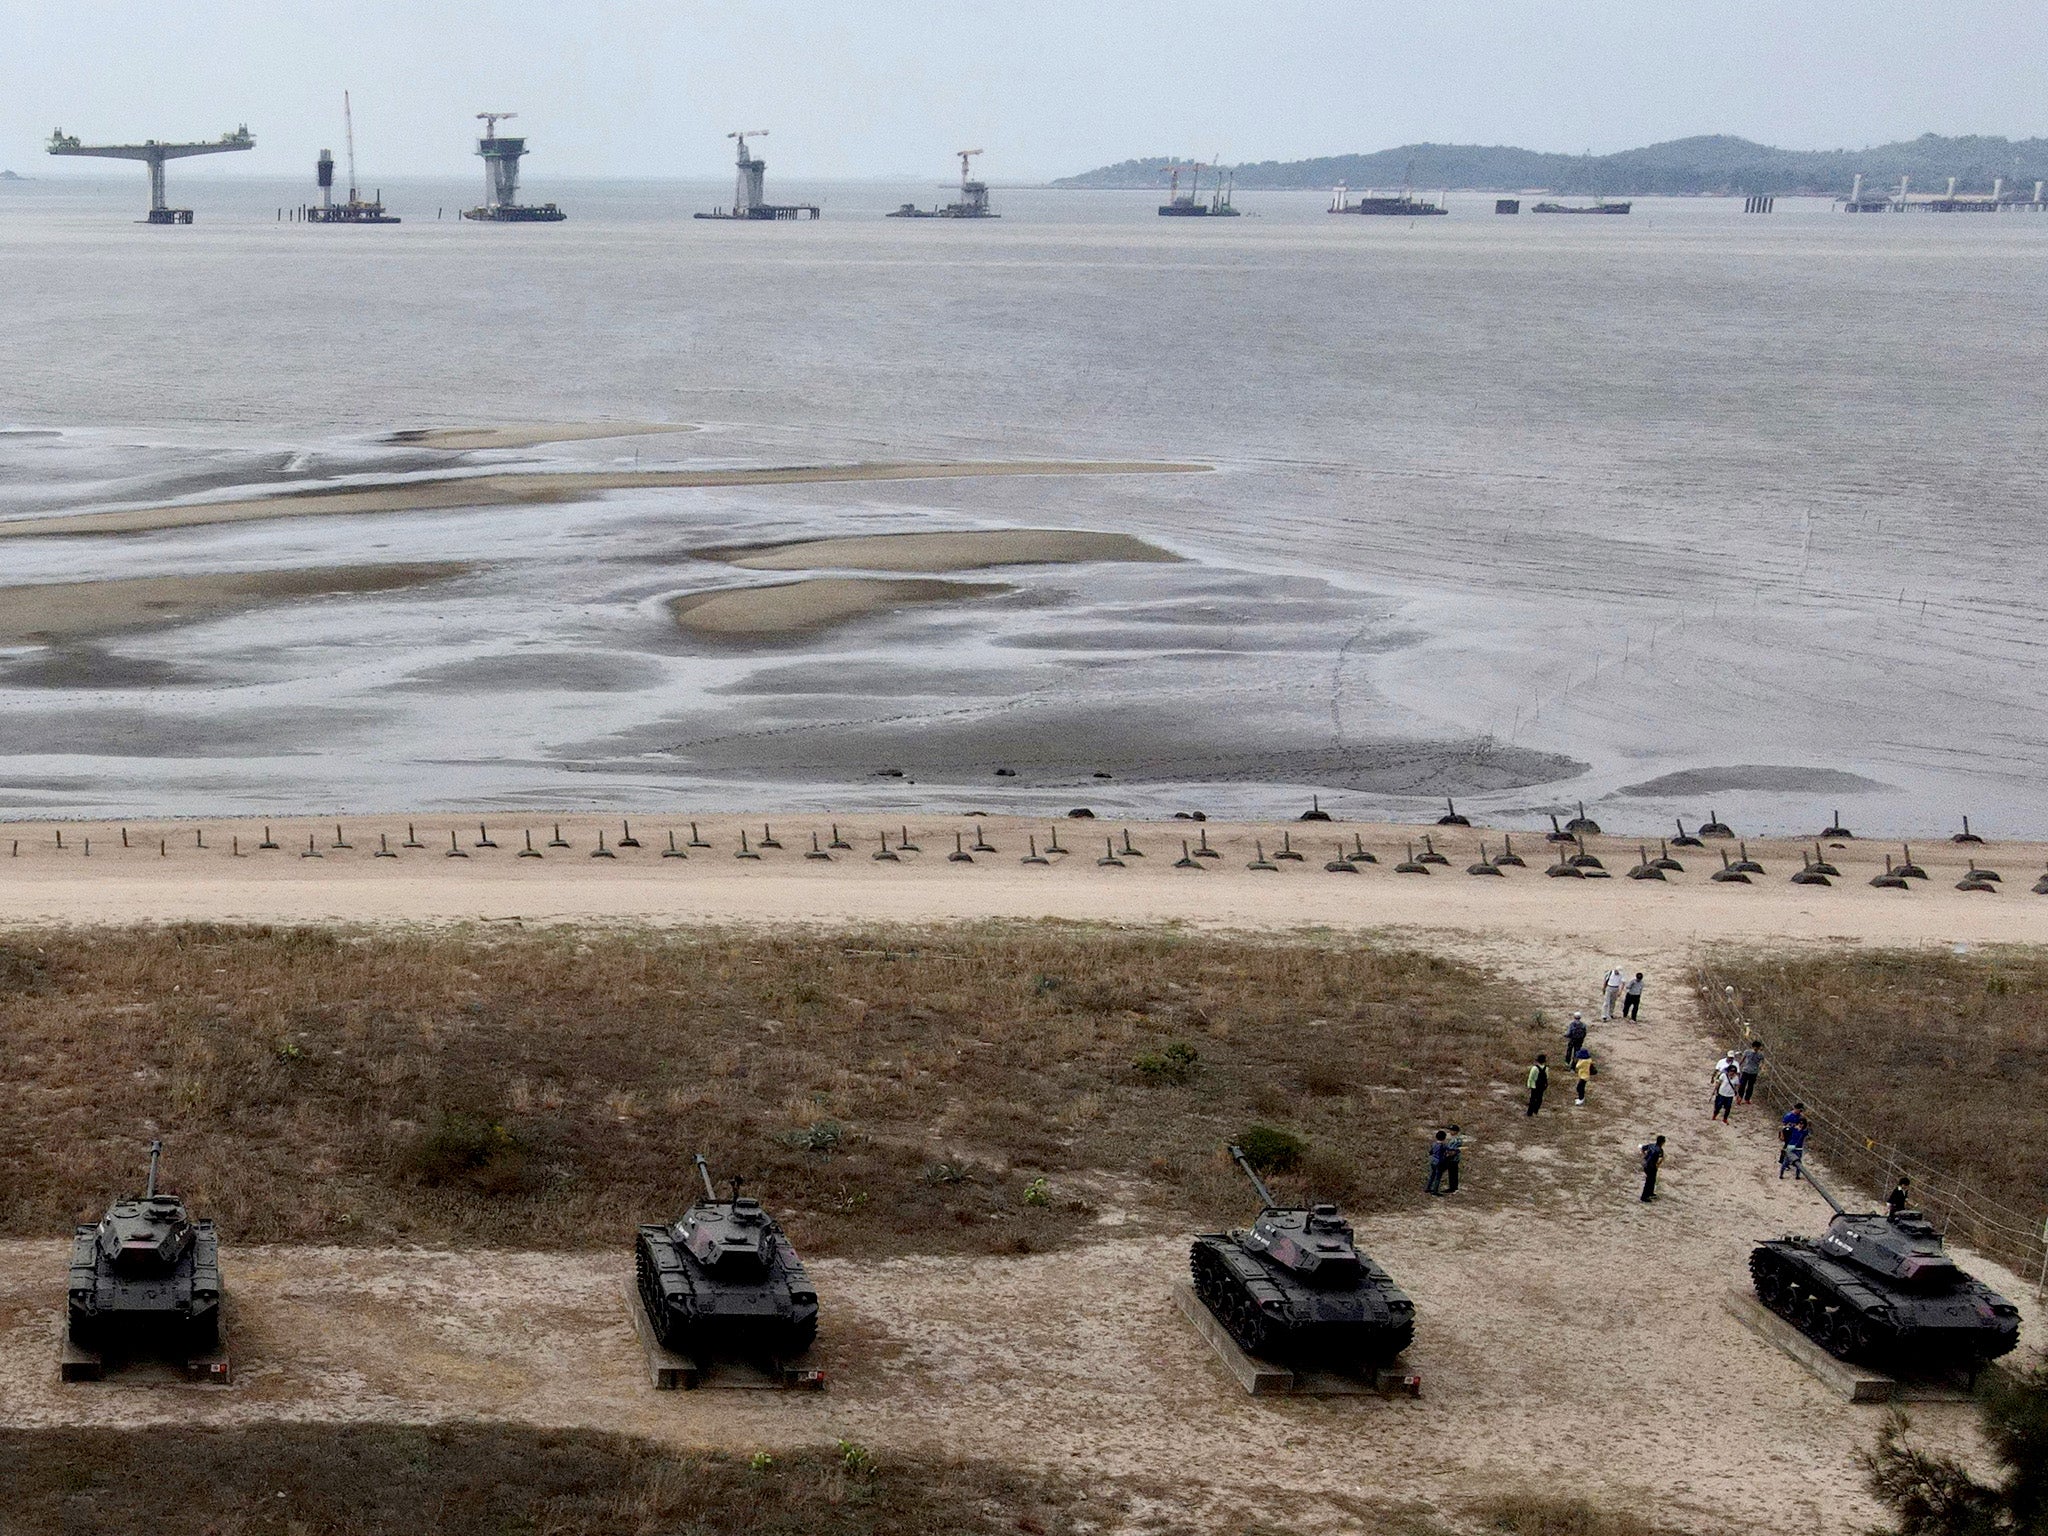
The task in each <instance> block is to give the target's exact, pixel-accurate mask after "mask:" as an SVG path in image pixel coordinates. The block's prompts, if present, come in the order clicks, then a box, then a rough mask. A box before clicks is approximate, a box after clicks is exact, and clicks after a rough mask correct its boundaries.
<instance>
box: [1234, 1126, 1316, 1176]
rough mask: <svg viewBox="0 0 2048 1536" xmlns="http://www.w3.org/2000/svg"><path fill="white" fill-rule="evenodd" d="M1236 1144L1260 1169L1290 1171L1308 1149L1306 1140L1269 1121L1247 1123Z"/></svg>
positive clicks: (1247, 1159) (1262, 1170) (1247, 1158)
mask: <svg viewBox="0 0 2048 1536" xmlns="http://www.w3.org/2000/svg"><path fill="white" fill-rule="evenodd" d="M1237 1145H1238V1146H1239V1148H1240V1149H1242V1150H1243V1152H1244V1155H1245V1160H1246V1161H1247V1162H1249V1163H1250V1164H1251V1165H1252V1166H1253V1167H1254V1168H1256V1169H1258V1171H1259V1172H1260V1173H1292V1172H1293V1171H1294V1170H1295V1169H1297V1168H1299V1167H1300V1166H1301V1160H1302V1158H1303V1156H1304V1155H1305V1154H1306V1153H1307V1152H1308V1143H1307V1142H1305V1141H1303V1140H1302V1139H1301V1138H1300V1137H1299V1136H1297V1135H1295V1134H1294V1133H1293V1132H1292V1131H1283V1130H1281V1129H1279V1128H1278V1127H1277V1126H1271V1125H1248V1126H1246V1127H1245V1128H1244V1134H1243V1135H1241V1136H1239V1137H1238V1138H1237Z"/></svg>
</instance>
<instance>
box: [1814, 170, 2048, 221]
mask: <svg viewBox="0 0 2048 1536" xmlns="http://www.w3.org/2000/svg"><path fill="white" fill-rule="evenodd" d="M1958 179H1959V178H1957V177H1954V176H1951V177H1949V179H1948V190H1947V191H1945V192H1923V193H1918V194H1916V193H1914V192H1912V191H1910V190H1909V189H1910V188H1911V186H1912V185H1913V183H1912V178H1911V177H1907V176H1901V177H1900V178H1899V190H1898V191H1896V192H1893V193H1889V194H1886V193H1883V192H1869V193H1866V192H1865V191H1864V190H1863V177H1862V175H1861V173H1858V175H1857V177H1856V179H1855V181H1853V182H1852V183H1851V184H1850V187H1849V195H1848V196H1847V197H1845V198H1841V199H1839V201H1840V203H1841V205H1842V211H1843V212H1844V213H1912V212H1918V213H2003V212H2006V211H2008V210H2011V211H2016V212H2020V213H2041V212H2044V211H2048V201H2044V200H2043V197H2042V191H2043V188H2044V187H2048V183H2044V182H2039V181H2037V182H2035V183H2034V195H2033V196H2032V197H2024V196H2022V195H2021V194H2019V193H2018V192H2008V191H2006V189H2005V178H2004V177H2003V176H2000V177H1997V178H1995V179H1994V180H1993V181H1992V183H1991V191H1990V193H1989V194H1988V195H1987V194H1985V193H1982V192H1958V191H1957V190H1956V182H1957V181H1958Z"/></svg>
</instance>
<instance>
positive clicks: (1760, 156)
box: [1053, 133, 2048, 197]
mask: <svg viewBox="0 0 2048 1536" xmlns="http://www.w3.org/2000/svg"><path fill="white" fill-rule="evenodd" d="M1174 163H1175V162H1174V160H1173V159H1171V158H1169V157H1165V156H1156V157H1153V158H1151V159H1145V160H1126V161H1124V162H1123V163H1122V164H1121V165H1109V166H1104V167H1103V168H1102V169H1100V170H1096V171H1088V172H1086V173H1085V174H1083V175H1080V176H1068V177H1065V178H1063V179H1061V180H1059V181H1055V182H1054V183H1053V185H1054V186H1056V187H1161V186H1164V185H1166V181H1167V173H1168V171H1169V169H1170V167H1171V166H1172V165H1173V164H1174ZM1234 169H1235V171H1236V174H1237V184H1238V185H1239V186H1240V187H1319V188H1320V187H1332V186H1335V185H1336V184H1337V183H1338V182H1340V181H1341V182H1344V183H1345V184H1346V185H1348V186H1351V187H1354V188H1357V187H1392V186H1400V185H1402V184H1403V183H1407V184H1410V185H1413V186H1417V187H1471V188H1484V189H1486V190H1489V191H1492V190H1501V191H1523V190H1536V189H1541V190H1543V191H1547V192H1560V193H1568V194H1577V195H1580V196H1587V195H1605V196H1610V197H1628V196H1642V197H1656V196H1666V197H1679V196H1685V195H1688V194H1692V193H1710V194H1711V193H1750V192H1768V193H1779V194H1785V195H1793V194H1798V193H1811V194H1814V195H1817V196H1833V195H1835V194H1838V193H1845V192H1847V191H1848V190H1849V186H1850V183H1851V181H1852V180H1853V179H1854V178H1855V176H1856V174H1857V173H1858V172H1859V171H1860V172H1861V173H1862V174H1863V178H1864V180H1865V181H1866V182H1868V183H1870V184H1871V185H1872V186H1873V187H1891V186H1896V185H1897V184H1898V180H1899V177H1900V176H1902V175H1904V176H1911V177H1912V178H1913V187H1914V190H1916V191H1923V192H1926V191H1939V190H1940V189H1941V188H1942V187H1943V186H1944V185H1946V183H1947V181H1948V178H1949V177H1951V176H1954V177H1957V178H1958V179H1959V182H1960V185H1961V186H1962V187H1963V188H1964V189H1968V190H1988V189H1989V188H1990V186H1991V181H1992V178H1993V177H1996V176H2003V177H2004V178H2005V179H2006V183H2007V186H2008V188H2011V187H2013V186H2015V185H2020V186H2024V187H2025V188H2026V189H2027V190H2028V191H2031V190H2032V187H2033V183H2034V182H2035V181H2036V180H2038V179H2042V178H2048V139H2001V138H1986V137H1981V136H1975V135H1973V136H1970V137H1966V138H1953V139H1951V138H1943V137H1941V136H1940V135H1938V134H1932V133H1929V134H1922V135H1921V136H1920V137H1919V138H1917V139H1909V140H1907V141H1905V142H1903V143H1899V144H1880V145H1877V146H1876V147H1874V148H1871V149H1830V150H1802V149H1773V148H1771V147H1770V146H1769V145H1768V144H1753V143H1751V142H1750V141H1749V140H1748V139H1738V138H1733V137H1730V136H1729V135H1727V134H1705V135H1701V136H1700V137H1697V138H1691V139H1673V140H1671V142H1669V143H1668V144H1652V145H1650V146H1648V147H1647V148H1645V149H1628V150H1623V151H1621V152H1620V153H1619V154H1613V155H1551V154H1544V153H1542V152H1541V151H1538V150H1533V149H1512V148H1508V147H1505V146H1500V145H1485V144H1403V145H1402V146H1400V148H1398V149H1383V150H1380V151H1379V152H1378V153H1377V154H1370V155H1327V156H1324V157H1322V158H1320V159H1316V160H1285V161H1282V160H1262V161H1259V162H1257V163H1255V164H1248V165H1240V166H1236V167H1234Z"/></svg>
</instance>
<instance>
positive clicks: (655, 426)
mask: <svg viewBox="0 0 2048 1536" xmlns="http://www.w3.org/2000/svg"><path fill="white" fill-rule="evenodd" d="M696 430H697V428H695V427H693V426H688V425H685V424H683V423H681V422H660V421H555V422H548V421H535V422H526V423H524V424H520V425H510V426H500V427H413V428H409V429H407V430H405V431H402V432H393V433H392V434H391V435H390V436H389V437H387V438H385V439H384V441H385V442H387V443H390V444H393V445H394V446H396V445H403V446H406V447H412V448H444V449H447V450H449V451H450V452H466V451H470V450H473V449H479V448H538V447H540V446H541V445H543V444H545V443H583V442H592V441H596V440H599V439H603V438H610V437H653V436H656V435H657V434H660V433H666V432H695V431H696Z"/></svg>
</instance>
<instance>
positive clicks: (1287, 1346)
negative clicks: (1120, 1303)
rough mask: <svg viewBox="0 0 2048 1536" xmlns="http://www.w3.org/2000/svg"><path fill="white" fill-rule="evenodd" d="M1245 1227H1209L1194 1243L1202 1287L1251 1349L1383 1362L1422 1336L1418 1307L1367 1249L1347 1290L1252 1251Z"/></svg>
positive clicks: (1342, 1366) (1328, 1364) (1316, 1360)
mask: <svg viewBox="0 0 2048 1536" xmlns="http://www.w3.org/2000/svg"><path fill="white" fill-rule="evenodd" d="M1239 1237H1240V1234H1238V1233H1235V1232H1229V1233H1223V1232H1218V1233H1208V1234H1205V1235H1203V1236H1201V1237H1198V1238H1196V1239H1195V1241H1194V1246H1193V1247H1192V1248H1191V1249H1190V1250H1189V1254H1188V1267H1189V1270H1190V1271H1191V1272H1192V1275H1193V1278H1194V1285H1195V1294H1196V1295H1197V1296H1198V1297H1200V1298H1201V1301H1202V1304H1203V1305H1204V1306H1205V1307H1207V1308H1208V1309H1209V1311H1210V1314H1211V1315H1212V1316H1214V1317H1215V1319H1216V1320H1217V1321H1218V1322H1219V1323H1221V1324H1222V1325H1223V1326H1224V1328H1225V1329H1226V1330H1227V1331H1228V1332H1229V1334H1230V1336H1231V1337H1232V1338H1233V1339H1235V1340H1236V1341H1237V1342H1238V1344H1239V1346H1240V1347H1242V1348H1243V1349H1244V1350H1245V1351H1246V1353H1248V1354H1252V1355H1256V1356H1258V1357H1260V1358H1262V1359H1266V1360H1274V1361H1280V1362H1284V1363H1287V1364H1292V1365H1299V1366H1305V1367H1308V1368H1311V1369H1324V1370H1340V1371H1355V1370H1360V1369H1364V1368H1367V1367H1371V1366H1376V1365H1383V1364H1385V1363H1386V1362H1387V1361H1389V1360H1392V1359H1393V1358H1394V1357H1395V1356H1396V1355H1398V1354H1400V1353H1401V1351H1402V1350H1404V1349H1406V1348H1407V1347H1408V1345H1409V1344H1410V1343H1411V1342H1413V1340H1414V1338H1415V1308H1414V1305H1413V1303H1411V1302H1410V1301H1409V1299H1408V1296H1407V1293H1406V1292H1404V1291H1403V1290H1401V1288H1400V1287H1399V1286H1397V1285H1395V1284H1394V1282H1393V1279H1392V1277H1391V1276H1389V1275H1388V1274H1387V1272H1386V1271H1385V1270H1383V1269H1381V1268H1380V1267H1379V1266H1378V1265H1376V1264H1374V1263H1373V1262H1372V1261H1371V1260H1370V1259H1367V1258H1366V1257H1365V1255H1363V1254H1360V1255H1359V1260H1360V1271H1361V1273H1360V1279H1359V1283H1358V1284H1357V1285H1356V1286H1353V1287H1348V1288H1344V1289H1320V1288H1314V1287H1310V1286H1306V1285H1303V1284H1302V1283H1301V1282H1300V1281H1299V1280H1298V1279H1296V1278H1295V1277H1294V1276H1292V1275H1290V1274H1289V1273H1288V1272H1287V1271H1286V1270H1284V1269H1282V1268H1280V1267H1279V1266H1277V1265H1275V1264H1272V1263H1269V1262H1267V1261H1265V1260H1263V1259H1261V1258H1260V1257H1259V1256H1258V1255H1256V1254H1253V1253H1250V1252H1247V1251H1246V1250H1245V1248H1244V1246H1243V1245H1242V1243H1241V1242H1240V1241H1239Z"/></svg>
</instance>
